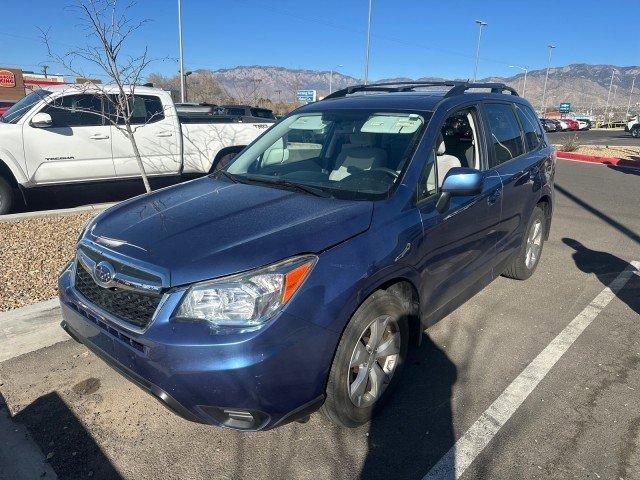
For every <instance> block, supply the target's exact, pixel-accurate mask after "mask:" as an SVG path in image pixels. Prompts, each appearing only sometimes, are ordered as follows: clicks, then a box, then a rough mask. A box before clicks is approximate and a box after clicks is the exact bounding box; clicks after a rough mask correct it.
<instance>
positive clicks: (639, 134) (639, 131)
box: [631, 125, 640, 138]
mask: <svg viewBox="0 0 640 480" xmlns="http://www.w3.org/2000/svg"><path fill="white" fill-rule="evenodd" d="M631 136H632V137H633V138H640V125H634V126H633V127H632V128H631Z"/></svg>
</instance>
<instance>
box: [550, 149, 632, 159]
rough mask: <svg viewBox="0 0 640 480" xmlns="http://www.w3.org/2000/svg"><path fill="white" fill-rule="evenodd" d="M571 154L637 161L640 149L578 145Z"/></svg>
mask: <svg viewBox="0 0 640 480" xmlns="http://www.w3.org/2000/svg"><path fill="white" fill-rule="evenodd" d="M557 147H558V150H562V146H561V145H558V146H557ZM572 153H582V154H585V155H594V156H597V157H614V158H623V159H626V160H638V159H639V158H640V147H610V146H599V145H580V146H579V147H578V148H577V149H576V150H572Z"/></svg>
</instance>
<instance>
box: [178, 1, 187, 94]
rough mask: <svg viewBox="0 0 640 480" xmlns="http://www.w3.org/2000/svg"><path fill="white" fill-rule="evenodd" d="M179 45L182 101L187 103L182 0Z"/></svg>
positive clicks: (179, 12)
mask: <svg viewBox="0 0 640 480" xmlns="http://www.w3.org/2000/svg"><path fill="white" fill-rule="evenodd" d="M178 45H179V48H180V101H181V102H182V103H184V102H185V101H186V98H187V97H186V91H185V89H186V86H185V80H186V75H185V74H184V57H183V52H182V0H178Z"/></svg>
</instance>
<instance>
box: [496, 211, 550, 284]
mask: <svg viewBox="0 0 640 480" xmlns="http://www.w3.org/2000/svg"><path fill="white" fill-rule="evenodd" d="M546 223H547V222H546V217H545V215H544V211H543V210H542V208H540V207H536V208H535V209H534V210H533V213H532V214H531V218H530V219H529V225H528V227H527V233H526V237H525V239H524V242H523V243H522V246H521V247H520V250H519V251H518V254H517V255H516V257H515V258H514V259H513V261H512V263H511V265H509V267H508V268H507V269H506V270H505V271H504V272H503V275H504V276H505V277H509V278H515V279H516V280H526V279H527V278H529V277H530V276H531V275H533V272H534V271H535V270H536V267H537V266H538V262H539V261H540V256H541V255H542V246H543V245H544V232H545V229H546Z"/></svg>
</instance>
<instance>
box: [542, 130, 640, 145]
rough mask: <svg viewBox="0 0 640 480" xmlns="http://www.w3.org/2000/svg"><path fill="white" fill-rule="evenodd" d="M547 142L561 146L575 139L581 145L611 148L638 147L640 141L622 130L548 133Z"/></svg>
mask: <svg viewBox="0 0 640 480" xmlns="http://www.w3.org/2000/svg"><path fill="white" fill-rule="evenodd" d="M547 136H548V137H549V141H550V142H551V143H553V144H554V145H563V144H565V143H567V142H569V141H571V140H574V139H576V138H577V141H578V143H580V144H581V145H601V146H602V145H608V146H611V147H614V146H615V147H621V146H624V147H629V146H640V139H637V138H633V137H632V136H631V134H630V133H629V132H625V131H624V130H585V131H577V132H568V131H567V132H549V133H547Z"/></svg>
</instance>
